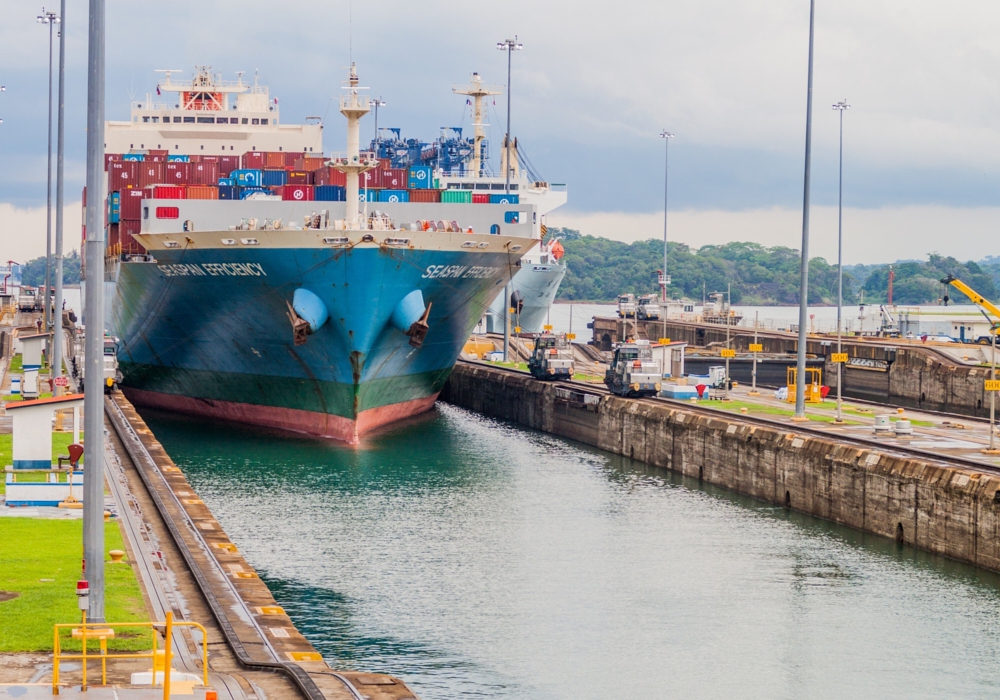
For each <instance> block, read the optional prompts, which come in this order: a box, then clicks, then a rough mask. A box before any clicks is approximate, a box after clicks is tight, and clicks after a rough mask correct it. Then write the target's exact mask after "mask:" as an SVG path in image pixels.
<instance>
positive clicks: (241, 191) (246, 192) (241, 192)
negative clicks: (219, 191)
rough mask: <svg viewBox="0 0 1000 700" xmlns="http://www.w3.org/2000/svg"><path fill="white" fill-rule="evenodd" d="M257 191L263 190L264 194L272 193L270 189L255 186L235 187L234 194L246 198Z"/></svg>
mask: <svg viewBox="0 0 1000 700" xmlns="http://www.w3.org/2000/svg"><path fill="white" fill-rule="evenodd" d="M258 192H263V193H264V194H272V192H271V190H269V189H268V188H266V187H260V186H255V187H237V188H236V196H237V198H239V199H246V198H247V197H249V196H250V195H252V194H256V193H258Z"/></svg>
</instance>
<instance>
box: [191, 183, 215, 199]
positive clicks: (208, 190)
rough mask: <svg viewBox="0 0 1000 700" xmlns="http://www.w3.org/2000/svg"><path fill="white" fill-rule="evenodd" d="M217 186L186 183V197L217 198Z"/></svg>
mask: <svg viewBox="0 0 1000 700" xmlns="http://www.w3.org/2000/svg"><path fill="white" fill-rule="evenodd" d="M218 198H219V188H218V187H215V186H214V185H188V186H187V199H218Z"/></svg>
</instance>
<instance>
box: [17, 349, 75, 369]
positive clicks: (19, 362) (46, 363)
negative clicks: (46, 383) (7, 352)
mask: <svg viewBox="0 0 1000 700" xmlns="http://www.w3.org/2000/svg"><path fill="white" fill-rule="evenodd" d="M65 366H66V365H63V367H65ZM48 369H49V362H48V360H46V359H45V357H44V356H43V357H42V369H41V370H40V371H42V372H45V371H48ZM10 371H11V372H23V371H24V366H23V365H22V364H21V353H17V354H16V355H14V357H12V358H10Z"/></svg>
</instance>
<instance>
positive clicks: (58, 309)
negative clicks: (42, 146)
mask: <svg viewBox="0 0 1000 700" xmlns="http://www.w3.org/2000/svg"><path fill="white" fill-rule="evenodd" d="M59 19H60V22H61V24H62V26H61V27H60V29H59V96H58V98H57V99H56V105H57V112H58V117H57V120H56V250H55V255H56V260H55V264H56V299H55V319H54V323H53V329H54V332H53V334H52V345H53V347H52V369H51V370H50V372H49V374H50V376H51V377H52V378H53V384H55V381H54V380H55V379H57V378H59V377H61V376H62V366H63V324H62V303H63V189H64V188H63V185H64V179H63V172H64V168H63V163H64V161H65V153H66V149H65V133H66V128H65V123H64V122H65V119H64V117H65V113H66V109H65V106H66V27H65V24H66V0H60V3H59ZM53 393H54V395H55V396H62V393H63V392H62V387H61V386H54V387H53Z"/></svg>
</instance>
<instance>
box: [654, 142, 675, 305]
mask: <svg viewBox="0 0 1000 700" xmlns="http://www.w3.org/2000/svg"><path fill="white" fill-rule="evenodd" d="M673 137H674V135H673V134H671V133H670V132H669V131H667V130H666V129H664V130H663V131H661V132H660V138H661V139H663V144H664V149H663V150H664V154H663V272H662V273H661V274H660V279H659V280H658V281H659V283H660V297H661V298H662V300H663V301H664V302H665V301H666V300H667V285H668V284H670V279H669V278H668V277H667V184H668V181H669V179H670V139H672V138H673ZM663 313H664V320H666V309H664V310H663Z"/></svg>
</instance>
